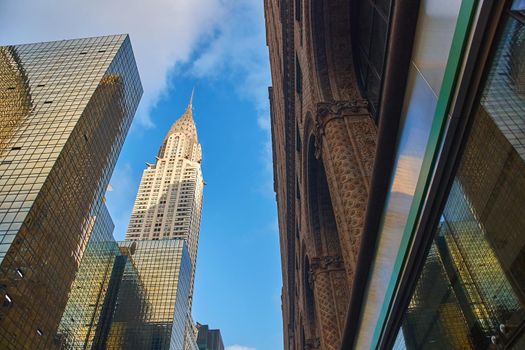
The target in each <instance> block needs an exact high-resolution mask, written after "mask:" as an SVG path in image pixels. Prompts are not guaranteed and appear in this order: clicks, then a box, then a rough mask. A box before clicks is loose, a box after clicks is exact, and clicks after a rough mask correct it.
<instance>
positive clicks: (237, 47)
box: [191, 0, 270, 135]
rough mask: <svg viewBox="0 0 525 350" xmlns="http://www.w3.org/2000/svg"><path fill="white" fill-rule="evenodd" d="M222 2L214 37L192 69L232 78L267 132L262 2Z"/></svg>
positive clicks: (267, 81) (200, 73) (200, 74)
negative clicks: (221, 10)
mask: <svg viewBox="0 0 525 350" xmlns="http://www.w3.org/2000/svg"><path fill="white" fill-rule="evenodd" d="M222 4H223V11H224V13H226V14H227V15H226V16H225V18H224V20H223V21H220V22H219V23H218V24H217V28H216V34H215V37H214V38H213V40H210V42H209V45H208V46H207V47H206V48H205V49H204V50H203V51H202V53H201V54H200V56H199V57H197V59H196V60H195V62H193V64H192V68H191V73H192V74H193V75H195V76H197V77H206V78H211V79H213V78H215V77H217V76H219V75H220V76H221V77H224V76H227V77H228V76H229V77H231V78H233V79H235V81H236V82H237V85H236V92H237V93H238V94H239V95H240V96H241V97H243V98H246V99H247V100H249V101H250V102H252V103H253V104H254V107H255V109H256V112H257V116H256V118H257V124H258V126H259V127H260V128H261V129H263V130H266V131H268V132H269V130H270V118H269V104H268V86H269V85H270V74H269V73H270V70H269V59H268V49H267V47H266V45H265V42H266V39H265V35H266V31H265V29H264V17H263V13H264V12H263V2H262V1H253V0H225V1H223V2H222ZM268 135H269V134H268Z"/></svg>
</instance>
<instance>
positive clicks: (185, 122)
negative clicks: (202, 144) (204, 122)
mask: <svg viewBox="0 0 525 350" xmlns="http://www.w3.org/2000/svg"><path fill="white" fill-rule="evenodd" d="M193 93H194V91H192V92H191V97H190V102H189V103H188V107H186V111H185V112H184V114H183V115H182V116H181V117H180V118H179V119H178V120H177V121H176V122H175V123H173V125H172V126H171V129H170V131H168V134H167V135H166V139H167V138H168V137H169V136H170V135H171V134H174V133H183V134H185V135H186V136H188V137H189V138H190V139H192V141H195V142H197V128H196V127H195V121H194V120H193Z"/></svg>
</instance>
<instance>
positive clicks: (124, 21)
mask: <svg viewBox="0 0 525 350" xmlns="http://www.w3.org/2000/svg"><path fill="white" fill-rule="evenodd" d="M224 9H225V8H224V5H223V3H222V0H148V1H147V2H145V1H143V0H112V1H107V0H90V1H75V0H47V1H30V0H17V1H1V2H0V44H3V45H6V44H18V43H29V42H39V41H50V40H61V39H71V38H81V37H88V36H98V35H108V34H120V33H129V34H130V37H131V43H132V45H133V51H134V53H135V57H136V60H137V65H138V67H139V72H140V75H141V80H142V84H143V86H144V96H143V98H142V101H141V105H140V107H139V112H138V113H137V117H136V121H137V122H138V124H139V125H140V126H143V127H152V126H154V123H153V120H152V119H151V117H150V115H149V112H150V110H151V108H152V107H153V106H154V105H155V103H156V102H157V101H158V100H159V98H161V97H162V95H163V94H165V93H166V92H167V87H168V84H169V83H168V75H169V72H170V70H172V69H173V68H174V67H175V66H176V65H177V63H181V62H185V61H187V60H188V59H189V58H190V56H191V54H192V53H193V51H194V50H195V48H196V47H197V45H198V44H199V43H200V42H201V41H202V40H204V39H206V38H209V37H210V36H211V35H212V34H213V32H214V30H215V29H214V28H215V27H216V26H217V24H218V23H219V22H220V21H221V20H222V18H223V17H224V16H225V12H224Z"/></svg>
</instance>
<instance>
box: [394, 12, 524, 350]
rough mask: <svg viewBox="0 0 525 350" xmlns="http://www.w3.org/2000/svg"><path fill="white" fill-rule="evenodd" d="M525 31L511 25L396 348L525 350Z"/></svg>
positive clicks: (514, 21)
mask: <svg viewBox="0 0 525 350" xmlns="http://www.w3.org/2000/svg"><path fill="white" fill-rule="evenodd" d="M524 23H525V22H524V21H523V16H522V15H521V14H520V13H519V12H518V13H514V14H512V16H508V17H507V18H506V20H505V25H504V31H503V33H502V35H501V37H500V39H499V44H498V47H497V50H496V52H495V55H494V59H493V61H492V63H491V66H490V69H489V71H488V73H487V81H486V84H485V86H484V87H483V89H482V92H481V98H480V101H479V103H478V105H477V106H476V108H475V112H474V116H473V122H472V126H471V128H470V131H469V135H468V137H467V140H466V144H465V146H464V151H463V154H462V156H461V159H460V163H459V167H458V170H457V173H456V175H455V177H454V179H453V183H452V187H451V189H450V192H449V194H448V197H447V199H446V203H445V207H444V209H443V212H442V215H441V220H440V223H439V226H438V229H437V232H436V234H435V236H434V238H433V240H432V245H431V247H430V250H429V253H428V255H427V257H426V260H425V262H424V265H423V268H422V272H421V275H420V277H419V280H418V282H417V285H416V287H415V290H414V292H413V294H412V297H411V300H410V303H409V305H408V308H407V309H406V311H405V313H404V317H403V321H402V327H401V331H400V332H399V334H398V338H397V340H396V345H395V346H394V348H395V349H405V348H406V349H503V348H505V349H507V348H508V349H522V348H524V346H525V337H524V333H523V329H524V328H523V325H524V324H525V287H524V286H525V235H524V232H525V220H524V217H523V208H524V207H525V176H524V174H525V128H524V125H525V124H524V122H525V119H524V118H525V117H524V116H525V95H524V93H523V91H524V90H523V84H524V83H523V82H524V81H525V80H524V77H525V70H524V69H523V67H524V64H523V62H524V58H525V45H524V44H525V24H524Z"/></svg>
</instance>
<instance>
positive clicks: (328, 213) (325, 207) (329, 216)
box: [306, 136, 341, 256]
mask: <svg viewBox="0 0 525 350" xmlns="http://www.w3.org/2000/svg"><path fill="white" fill-rule="evenodd" d="M315 147H316V145H315V138H314V137H313V136H312V137H310V141H309V145H308V159H307V173H306V176H307V179H306V180H307V187H308V189H307V193H308V215H307V217H308V218H309V219H310V222H309V225H308V226H309V229H310V230H309V231H310V233H311V236H312V237H313V241H314V244H315V253H316V255H317V256H341V247H340V240H339V232H338V230H337V224H336V221H335V214H334V209H333V206H332V199H331V198H330V190H329V188H328V181H327V178H326V172H325V168H324V165H323V162H322V160H320V159H317V158H316V157H315Z"/></svg>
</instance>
